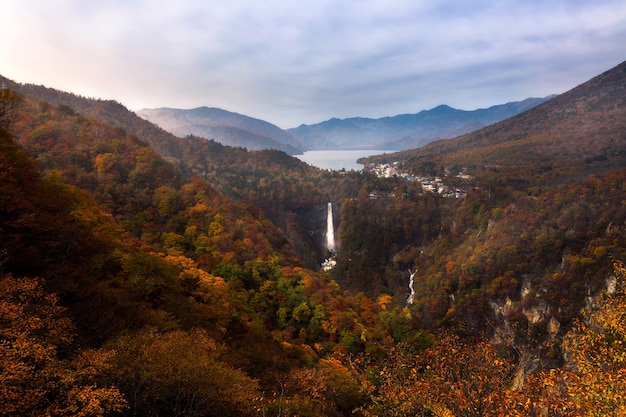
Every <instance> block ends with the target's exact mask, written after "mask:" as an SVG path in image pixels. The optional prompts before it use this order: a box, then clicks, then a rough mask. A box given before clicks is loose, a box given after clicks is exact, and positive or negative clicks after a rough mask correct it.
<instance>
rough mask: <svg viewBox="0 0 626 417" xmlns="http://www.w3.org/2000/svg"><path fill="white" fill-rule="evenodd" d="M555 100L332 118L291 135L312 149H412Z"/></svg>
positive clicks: (476, 128) (297, 129) (304, 126)
mask: <svg viewBox="0 0 626 417" xmlns="http://www.w3.org/2000/svg"><path fill="white" fill-rule="evenodd" d="M552 97H553V96H550V97H545V98H528V99H526V100H523V101H518V102H511V103H506V104H502V105H497V106H492V107H489V108H487V109H479V110H473V111H466V110H459V109H454V108H452V107H450V106H446V105H440V106H437V107H435V108H433V109H430V110H423V111H421V112H419V113H416V114H401V115H398V116H394V117H383V118H380V119H368V118H362V117H356V118H349V119H331V120H328V121H326V122H322V123H318V124H314V125H301V126H299V127H297V128H295V129H288V130H287V132H289V133H290V134H292V135H293V136H295V137H296V138H298V139H299V140H300V141H301V142H303V143H306V144H307V146H308V149H398V150H404V149H412V148H417V147H420V146H423V145H425V144H427V143H430V142H432V141H434V140H437V139H447V138H453V137H456V136H460V135H463V134H465V133H469V132H473V131H475V130H478V129H480V128H482V127H485V126H488V125H490V124H493V123H495V122H499V121H501V120H504V119H507V118H509V117H512V116H515V115H517V114H519V113H521V112H523V111H525V110H528V109H530V108H533V107H535V106H537V105H539V104H541V103H543V102H545V101H546V100H548V99H550V98H552Z"/></svg>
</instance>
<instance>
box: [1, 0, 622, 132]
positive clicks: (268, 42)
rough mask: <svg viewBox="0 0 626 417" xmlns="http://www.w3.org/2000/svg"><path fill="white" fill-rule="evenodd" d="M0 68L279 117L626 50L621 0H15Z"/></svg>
mask: <svg viewBox="0 0 626 417" xmlns="http://www.w3.org/2000/svg"><path fill="white" fill-rule="evenodd" d="M3 9H4V10H6V16H10V17H11V18H7V19H5V22H6V23H7V24H5V25H3V26H2V27H1V28H0V50H2V51H5V54H6V56H7V57H8V58H9V59H7V60H3V64H2V65H1V66H0V73H2V74H3V75H5V76H8V77H10V78H11V77H14V78H16V79H17V80H18V81H22V82H34V83H45V84H46V85H49V86H51V87H55V88H61V89H69V90H70V91H74V92H76V93H79V94H84V95H88V96H100V97H103V98H113V99H116V100H118V101H120V102H122V103H123V104H125V105H127V106H128V107H130V108H133V109H134V108H140V107H158V106H170V107H185V108H189V107H195V106H200V105H209V106H216V107H223V108H226V109H228V110H233V111H237V112H239V113H244V114H248V115H251V116H253V117H259V118H263V119H265V120H268V121H270V122H273V123H276V124H278V125H280V126H281V127H293V126H296V125H298V124H300V123H314V122H318V121H321V120H325V119H327V118H330V117H335V116H336V117H348V116H369V117H381V116H385V115H393V114H398V113H408V112H416V111H419V110H422V109H425V108H430V107H433V106H435V105H438V104H441V103H446V104H450V105H453V106H457V107H461V108H467V109H472V108H477V107H480V106H483V107H484V106H487V105H493V104H498V103H502V102H506V101H511V100H519V99H523V98H526V97H528V96H538V95H547V94H551V93H559V92H563V91H565V90H567V89H569V88H572V87H574V86H575V85H576V84H578V83H580V82H583V81H585V80H586V79H588V78H590V77H592V76H594V75H597V74H598V73H600V72H602V71H604V70H608V69H609V68H610V67H612V66H614V65H616V64H618V63H620V62H621V61H623V60H624V55H625V53H626V43H625V42H623V41H624V39H626V4H624V2H623V1H621V0H620V1H617V0H606V1H602V0H601V1H584V0H568V1H565V0H555V1H549V2H545V1H539V0H534V1H525V2H519V1H512V0H503V1H499V2H493V1H479V0H471V1H470V0H455V1H451V0H450V1H448V0H440V1H425V0H422V1H414V0H407V1H403V0H392V1H383V0H358V1H357V0H342V1H338V0H335V1H330V0H318V1H315V2H305V1H287V2H286V1H284V0H266V1H264V2H259V1H250V0H229V1H227V2H204V1H200V0H178V1H177V2H169V3H158V2H157V3H155V2H153V1H146V0H131V1H128V0H124V1H122V0H119V1H114V0H108V1H100V2H84V1H80V0H60V1H56V2H43V1H41V2H24V1H21V0H5V1H4V4H3Z"/></svg>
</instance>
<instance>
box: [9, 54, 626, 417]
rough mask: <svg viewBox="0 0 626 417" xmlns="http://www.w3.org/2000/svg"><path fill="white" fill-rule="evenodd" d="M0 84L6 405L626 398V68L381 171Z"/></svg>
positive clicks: (319, 404)
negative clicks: (446, 190)
mask: <svg viewBox="0 0 626 417" xmlns="http://www.w3.org/2000/svg"><path fill="white" fill-rule="evenodd" d="M0 78H2V77H0ZM2 81H3V85H4V86H6V88H3V89H2V90H1V91H0V358H1V360H0V415H2V416H42V415H43V416H198V417H202V416H207V417H208V416H364V417H365V416H459V417H460V416H496V415H498V416H544V415H549V416H606V415H626V401H625V400H624V398H623V395H622V393H623V392H624V390H625V389H626V291H625V289H624V279H625V278H626V269H625V267H624V263H623V262H624V260H626V168H625V167H626V63H624V64H621V65H620V66H618V67H616V68H614V69H612V70H610V71H607V72H606V73H604V74H601V75H599V76H598V77H596V78H594V79H592V80H590V81H589V82H587V83H584V84H582V85H580V86H579V87H576V88H575V89H573V90H571V91H570V92H567V93H565V94H562V95H560V96H557V97H555V98H553V99H551V100H549V101H547V102H545V103H543V104H541V105H539V106H537V107H535V108H533V109H531V110H528V111H526V112H524V113H522V114H520V115H518V116H515V117H513V118H511V119H507V120H504V121H502V122H499V123H496V124H494V125H492V126H489V127H486V128H483V129H481V130H479V131H477V132H474V133H470V134H467V135H464V136H461V137H459V138H455V139H449V140H441V141H436V142H433V143H431V144H429V145H426V146H424V147H422V148H418V149H414V150H410V151H404V152H399V153H396V154H389V155H384V156H378V157H373V158H371V159H369V160H368V161H365V162H367V163H372V164H375V163H395V164H396V165H397V166H398V169H399V170H400V171H401V172H403V173H404V174H406V175H396V176H393V177H390V178H382V177H380V176H377V175H375V174H374V173H371V172H367V171H363V172H354V171H350V172H337V171H322V170H319V169H316V168H314V167H311V166H309V165H306V164H305V163H303V162H301V161H299V160H298V159H296V158H293V157H291V156H289V155H287V154H286V153H284V152H281V151H276V150H262V151H248V150H246V149H243V148H232V147H228V146H224V145H221V144H219V143H217V142H215V141H213V140H211V138H199V137H194V136H188V137H185V138H180V137H175V136H173V135H171V134H169V133H167V132H166V131H164V130H162V129H160V128H158V127H157V126H155V125H152V124H151V123H149V122H147V121H145V120H143V119H141V118H139V117H137V116H136V115H135V114H134V113H132V112H130V111H128V110H127V109H126V108H125V107H124V106H122V105H121V104H119V103H116V102H113V101H104V100H97V99H90V98H85V97H80V96H76V95H74V94H71V93H66V92H61V91H57V90H54V89H51V88H46V87H43V86H35V85H30V84H17V83H14V82H12V81H10V80H7V79H4V78H2ZM460 174H462V175H460ZM418 176H424V177H433V178H434V177H437V178H439V179H440V180H441V181H442V182H443V183H445V184H446V186H447V187H451V188H453V189H458V190H462V191H463V195H462V197H460V198H455V197H450V196H444V195H441V194H438V193H436V192H431V191H428V190H426V189H425V188H424V187H423V185H422V184H421V183H420V182H419V181H416V180H414V179H412V178H414V177H418ZM328 202H332V204H333V206H334V207H335V210H336V219H335V226H336V237H337V241H338V249H337V251H336V253H329V251H328V250H327V249H326V248H325V246H324V236H325V235H324V233H325V230H326V224H325V220H326V217H325V213H326V212H325V208H326V204H327V203H328ZM331 255H332V256H333V260H334V261H335V263H336V264H335V265H334V267H333V268H331V269H329V270H324V269H322V268H320V265H321V263H322V262H323V261H324V260H325V259H327V258H328V257H329V256H331ZM411 276H412V277H413V278H414V282H413V284H412V290H413V291H414V293H413V294H412V296H411V302H407V300H408V296H409V278H410V277H411Z"/></svg>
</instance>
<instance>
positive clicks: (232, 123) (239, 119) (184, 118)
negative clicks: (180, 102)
mask: <svg viewBox="0 0 626 417" xmlns="http://www.w3.org/2000/svg"><path fill="white" fill-rule="evenodd" d="M137 114H138V115H139V116H141V117H143V118H144V119H146V120H149V121H150V122H152V123H154V124H156V125H158V126H161V127H162V128H163V129H165V130H167V131H168V132H171V133H173V134H175V135H177V136H180V137H185V136H187V135H195V136H200V137H204V138H207V139H214V140H216V141H217V142H220V143H222V144H224V145H229V146H240V147H245V148H248V149H251V150H259V149H279V150H283V151H285V152H287V153H289V154H298V153H301V149H300V147H299V145H298V144H297V141H296V140H295V139H294V138H293V137H291V135H289V134H288V133H286V132H285V131H284V130H282V129H280V128H279V127H278V126H275V125H273V124H271V123H268V122H265V121H263V120H259V119H254V118H252V117H248V116H244V115H241V114H238V113H233V112H229V111H226V110H222V109H217V108H210V107H199V108H196V109H191V110H181V109H171V108H159V109H142V110H139V111H137Z"/></svg>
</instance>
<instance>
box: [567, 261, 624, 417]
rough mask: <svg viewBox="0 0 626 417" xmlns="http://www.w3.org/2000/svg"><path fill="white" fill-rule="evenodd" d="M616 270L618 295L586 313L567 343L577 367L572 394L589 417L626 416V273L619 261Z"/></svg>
mask: <svg viewBox="0 0 626 417" xmlns="http://www.w3.org/2000/svg"><path fill="white" fill-rule="evenodd" d="M613 266H614V271H615V275H616V277H617V278H618V285H617V289H616V292H615V293H613V294H610V293H605V294H603V295H602V296H601V297H600V298H599V299H598V300H597V302H596V305H597V308H595V309H591V310H590V311H585V312H584V313H583V314H584V317H583V319H582V320H579V321H578V322H576V324H575V326H574V328H573V330H572V331H571V332H570V333H569V334H568V336H567V338H566V340H565V343H564V345H565V347H566V349H567V350H568V352H569V353H570V354H571V360H572V361H573V363H574V365H575V372H573V374H572V377H571V378H572V381H571V384H570V386H569V394H570V396H571V400H572V401H573V403H574V405H575V406H576V408H577V409H578V410H579V411H580V412H581V413H582V415H586V416H609V415H613V416H617V415H626V397H625V396H624V392H626V292H625V291H624V287H623V279H624V278H625V277H626V269H625V268H624V264H623V262H622V261H618V260H615V261H614V262H613Z"/></svg>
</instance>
